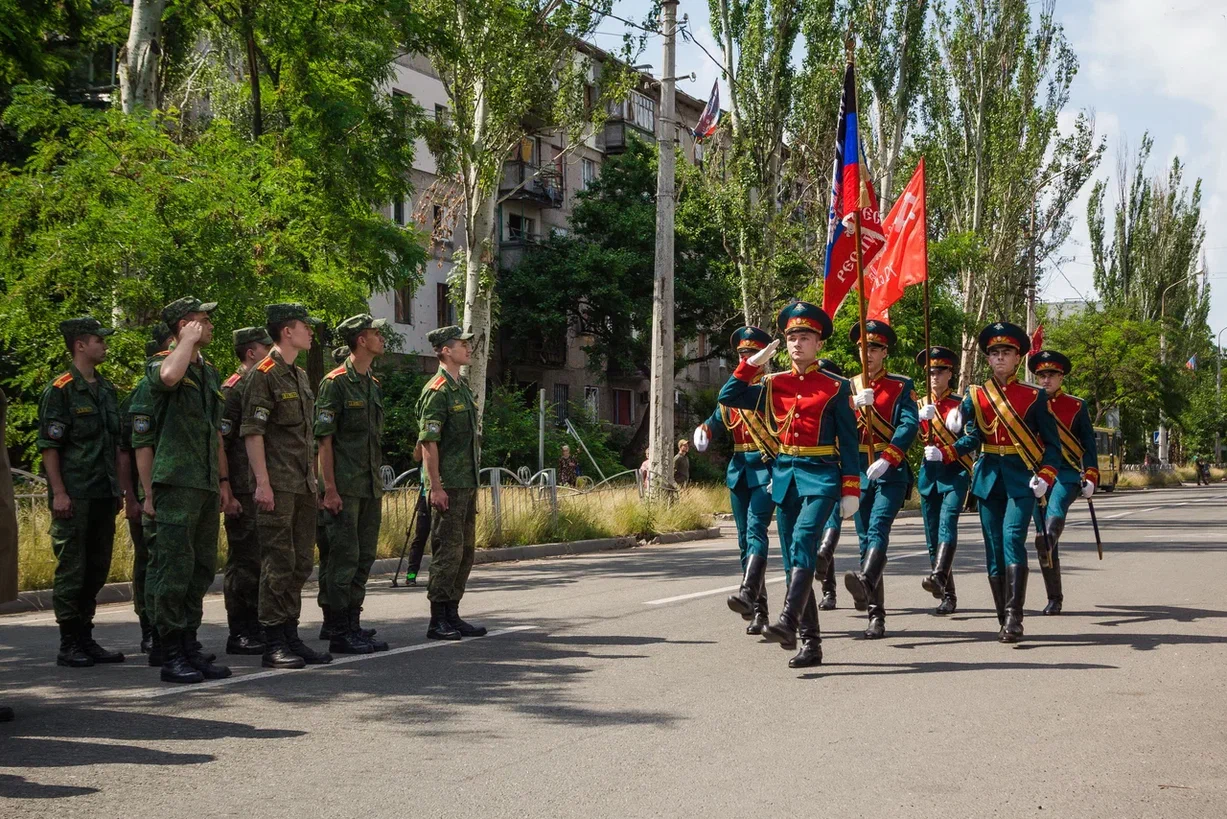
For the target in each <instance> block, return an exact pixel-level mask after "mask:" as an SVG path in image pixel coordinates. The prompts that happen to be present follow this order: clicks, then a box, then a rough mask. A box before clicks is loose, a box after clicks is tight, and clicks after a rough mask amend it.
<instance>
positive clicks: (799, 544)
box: [718, 301, 860, 668]
mask: <svg viewBox="0 0 1227 819" xmlns="http://www.w3.org/2000/svg"><path fill="white" fill-rule="evenodd" d="M776 325H777V326H778V327H779V330H780V332H781V333H782V334H783V335H784V338H785V339H786V340H787V341H788V357H789V358H790V359H792V368H791V369H790V370H789V371H787V372H779V373H772V374H770V375H767V376H764V377H763V379H762V384H761V385H760V384H757V383H755V382H756V380H757V376H758V373H759V370H761V369H762V367H763V365H765V364H766V363H767V361H768V360H769V359H770V358H771V356H772V354H774V353H775V351H776V349H777V348H778V347H779V346H780V342H779V341H778V340H776V341H773V342H771V343H770V344H768V345H767V346H766V347H764V348H763V349H762V350H759V351H758V352H757V353H755V354H754V355H752V356H750V357H749V358H748V359H746V360H745V361H743V362H741V364H739V365H738V366H737V369H736V370H734V371H733V376H732V377H731V378H730V379H729V380H728V382H726V383H725V385H724V387H723V388H721V390H720V397H719V399H718V400H719V402H720V403H721V404H723V405H725V406H727V407H737V408H738V409H747V410H758V411H759V412H761V413H763V414H764V415H765V416H766V418H767V420H768V422H769V423H770V424H771V430H772V435H773V436H774V437H775V439H776V440H777V441H778V442H779V455H778V456H777V457H776V459H775V463H774V464H773V465H772V468H771V499H772V500H773V501H774V502H775V504H776V509H777V512H776V524H777V526H778V527H779V531H780V548H781V549H786V550H788V555H789V557H788V564H787V565H791V567H792V570H791V572H790V573H789V578H788V593H787V595H786V597H785V598H784V607H783V609H782V610H781V611H780V616H779V619H778V620H777V621H776V622H775V623H773V624H772V625H769V626H767V628H765V629H763V636H764V637H766V638H767V639H768V640H770V641H771V642H773V643H778V644H779V645H780V647H781V648H784V649H786V650H792V649H794V648H796V647H797V637H798V636H800V638H801V648H800V650H799V651H798V652H797V654H796V656H794V657H793V658H792V659H790V660H789V661H788V667H789V668H805V667H808V666H814V665H821V663H822V636H821V632H820V631H819V626H818V605H817V603H816V601H815V600H814V576H815V574H819V575H821V574H825V573H826V567H825V566H823V565H821V558H820V557H819V553H818V538H819V533H820V532H821V531H822V526H823V524H824V523H825V522H826V521H827V519H828V518H829V517H830V516H831V512H832V510H833V509H834V508H835V507H837V506H838V507H839V508H840V510H841V513H842V515H843V517H845V518H847V517H851V516H852V515H854V514H856V509H857V506H858V505H859V504H860V489H859V481H858V479H857V476H856V420H855V419H854V418H853V416H852V393H851V388H850V386H849V384H848V382H847V381H845V380H844V379H842V378H836V377H835V376H832V375H829V374H827V373H824V372H823V371H822V370H821V369H820V368H819V367H818V351H819V350H820V349H821V348H822V343H823V341H824V340H825V339H826V338H827V337H828V336H830V334H831V319H830V318H828V317H827V314H826V313H825V312H823V311H822V310H821V309H820V308H819V307H817V306H816V305H813V304H808V303H807V302H803V301H798V302H793V303H792V304H790V305H788V306H787V307H785V308H784V309H783V310H782V311H780V315H779V317H778V318H777V320H776ZM757 588H758V586H757V585H756V584H754V583H753V582H751V583H749V584H743V585H742V589H741V594H742V600H741V605H742V606H744V607H747V608H748V607H749V606H750V605H751V604H752V603H753V599H752V594H753V593H754V592H755V591H756V590H757ZM730 606H732V600H730Z"/></svg>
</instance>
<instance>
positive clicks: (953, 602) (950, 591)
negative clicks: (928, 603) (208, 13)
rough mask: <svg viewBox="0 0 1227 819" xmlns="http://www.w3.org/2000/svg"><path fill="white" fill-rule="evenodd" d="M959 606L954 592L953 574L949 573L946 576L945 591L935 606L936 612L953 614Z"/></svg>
mask: <svg viewBox="0 0 1227 819" xmlns="http://www.w3.org/2000/svg"><path fill="white" fill-rule="evenodd" d="M958 607H959V598H958V597H957V596H956V595H955V593H954V575H953V574H951V575H950V576H949V577H947V578H946V593H945V594H944V595H943V596H942V602H941V603H939V604H938V606H937V613H938V614H954V612H955V611H956V610H957V609H958Z"/></svg>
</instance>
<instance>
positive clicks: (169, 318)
mask: <svg viewBox="0 0 1227 819" xmlns="http://www.w3.org/2000/svg"><path fill="white" fill-rule="evenodd" d="M216 309H217V302H215V301H201V300H200V299H198V298H196V297H195V296H184V297H183V298H181V299H175V300H174V301H172V302H171V303H170V304H168V305H166V306H165V307H163V308H162V322H163V323H164V324H165V325H166V326H167V327H174V326H175V325H176V324H178V323H179V322H180V321H182V320H183V317H184V316H186V315H187V314H188V313H212V312H213V311H214V310H216Z"/></svg>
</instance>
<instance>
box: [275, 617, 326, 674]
mask: <svg viewBox="0 0 1227 819" xmlns="http://www.w3.org/2000/svg"><path fill="white" fill-rule="evenodd" d="M285 647H286V648H288V649H289V650H290V651H292V652H294V653H295V654H297V655H298V656H299V657H302V658H303V662H305V663H306V664H307V665H327V664H328V663H330V662H332V655H331V654H327V653H321V652H319V651H316V650H315V649H313V648H312V647H311V646H309V645H307V644H306V643H304V642H303V641H302V638H301V637H299V636H298V621H297V620H289V621H287V622H286V624H285Z"/></svg>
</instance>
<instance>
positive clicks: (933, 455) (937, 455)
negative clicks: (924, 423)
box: [925, 446, 946, 463]
mask: <svg viewBox="0 0 1227 819" xmlns="http://www.w3.org/2000/svg"><path fill="white" fill-rule="evenodd" d="M945 459H946V458H945V456H944V455H942V451H941V450H940V449H938V448H937V447H935V446H927V447H925V460H926V461H936V462H938V463H940V462H942V461H944V460H945Z"/></svg>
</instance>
